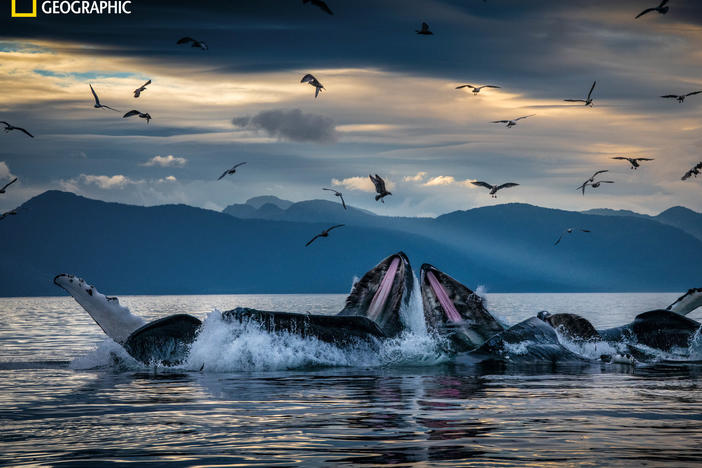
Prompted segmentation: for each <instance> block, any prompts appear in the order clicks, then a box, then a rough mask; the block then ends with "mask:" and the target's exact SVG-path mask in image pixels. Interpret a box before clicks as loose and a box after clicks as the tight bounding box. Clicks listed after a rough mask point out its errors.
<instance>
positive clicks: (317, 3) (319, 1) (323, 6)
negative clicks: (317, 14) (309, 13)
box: [312, 0, 334, 15]
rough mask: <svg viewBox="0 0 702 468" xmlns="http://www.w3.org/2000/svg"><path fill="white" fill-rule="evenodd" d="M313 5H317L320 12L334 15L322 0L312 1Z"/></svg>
mask: <svg viewBox="0 0 702 468" xmlns="http://www.w3.org/2000/svg"><path fill="white" fill-rule="evenodd" d="M312 4H313V5H317V6H318V7H319V8H320V9H321V10H322V11H324V12H326V13H329V14H330V15H333V14H334V13H333V12H332V11H331V9H330V8H329V5H327V4H326V3H325V2H323V1H322V0H313V1H312Z"/></svg>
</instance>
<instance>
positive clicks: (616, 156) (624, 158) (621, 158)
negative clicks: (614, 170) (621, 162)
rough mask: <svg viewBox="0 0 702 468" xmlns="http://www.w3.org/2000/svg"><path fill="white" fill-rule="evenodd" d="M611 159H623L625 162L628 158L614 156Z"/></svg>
mask: <svg viewBox="0 0 702 468" xmlns="http://www.w3.org/2000/svg"><path fill="white" fill-rule="evenodd" d="M612 159H625V160H627V161H628V160H629V158H626V157H624V156H615V157H613V158H612Z"/></svg>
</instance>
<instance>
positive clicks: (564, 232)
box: [553, 228, 590, 245]
mask: <svg viewBox="0 0 702 468" xmlns="http://www.w3.org/2000/svg"><path fill="white" fill-rule="evenodd" d="M576 231H580V232H590V230H589V229H575V228H568V229H566V230H565V231H563V232H562V233H561V235H560V236H558V240H556V242H554V243H553V245H558V244H559V243H560V242H561V239H563V235H564V234H572V233H573V232H576Z"/></svg>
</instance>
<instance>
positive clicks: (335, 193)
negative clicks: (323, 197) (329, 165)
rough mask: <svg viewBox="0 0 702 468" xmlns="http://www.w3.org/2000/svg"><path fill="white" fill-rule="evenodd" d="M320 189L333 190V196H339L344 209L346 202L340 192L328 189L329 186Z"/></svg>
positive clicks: (331, 190)
mask: <svg viewBox="0 0 702 468" xmlns="http://www.w3.org/2000/svg"><path fill="white" fill-rule="evenodd" d="M322 190H328V191H330V192H334V195H335V196H337V197H339V198H341V204H342V205H343V207H344V209H346V202H345V201H344V195H342V193H341V192H338V191H336V190H334V189H330V188H323V189H322Z"/></svg>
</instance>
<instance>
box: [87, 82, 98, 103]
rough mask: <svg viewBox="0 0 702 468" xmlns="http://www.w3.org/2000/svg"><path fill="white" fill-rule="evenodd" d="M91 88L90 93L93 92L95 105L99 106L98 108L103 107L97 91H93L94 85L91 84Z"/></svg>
mask: <svg viewBox="0 0 702 468" xmlns="http://www.w3.org/2000/svg"><path fill="white" fill-rule="evenodd" d="M89 86H90V91H92V93H93V97H94V98H95V104H97V105H98V106H99V105H101V104H100V98H98V95H97V93H96V92H95V90H94V89H93V85H91V84H90V85H89Z"/></svg>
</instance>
